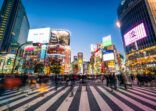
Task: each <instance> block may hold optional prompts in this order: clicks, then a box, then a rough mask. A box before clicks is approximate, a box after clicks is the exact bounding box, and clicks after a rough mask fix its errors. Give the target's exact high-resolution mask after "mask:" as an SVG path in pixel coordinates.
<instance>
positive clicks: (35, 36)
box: [27, 28, 50, 43]
mask: <svg viewBox="0 0 156 111" xmlns="http://www.w3.org/2000/svg"><path fill="white" fill-rule="evenodd" d="M49 39H50V28H39V29H30V30H29V34H28V40H27V41H32V42H33V43H49Z"/></svg>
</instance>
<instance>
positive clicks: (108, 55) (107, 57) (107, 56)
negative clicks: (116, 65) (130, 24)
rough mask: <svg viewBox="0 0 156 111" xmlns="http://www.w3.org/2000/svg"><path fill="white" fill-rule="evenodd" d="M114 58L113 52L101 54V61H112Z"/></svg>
mask: <svg viewBox="0 0 156 111" xmlns="http://www.w3.org/2000/svg"><path fill="white" fill-rule="evenodd" d="M114 59H115V58H114V53H106V54H104V55H103V61H112V60H114Z"/></svg>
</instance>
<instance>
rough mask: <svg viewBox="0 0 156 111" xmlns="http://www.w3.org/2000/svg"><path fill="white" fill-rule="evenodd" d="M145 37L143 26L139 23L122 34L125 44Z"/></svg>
mask: <svg viewBox="0 0 156 111" xmlns="http://www.w3.org/2000/svg"><path fill="white" fill-rule="evenodd" d="M145 37H147V34H146V30H145V26H144V23H141V24H139V25H137V26H136V27H134V28H133V29H131V30H130V31H128V32H127V33H126V34H125V35H124V40H125V45H126V46H128V45H130V44H132V43H134V42H136V41H138V40H140V39H142V38H145Z"/></svg>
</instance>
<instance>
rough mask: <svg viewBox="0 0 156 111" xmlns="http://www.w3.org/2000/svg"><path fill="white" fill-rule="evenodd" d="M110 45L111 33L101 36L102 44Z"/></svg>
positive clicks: (104, 45)
mask: <svg viewBox="0 0 156 111" xmlns="http://www.w3.org/2000/svg"><path fill="white" fill-rule="evenodd" d="M110 45H112V38H111V35H108V36H106V37H103V40H102V46H103V47H107V46H110Z"/></svg>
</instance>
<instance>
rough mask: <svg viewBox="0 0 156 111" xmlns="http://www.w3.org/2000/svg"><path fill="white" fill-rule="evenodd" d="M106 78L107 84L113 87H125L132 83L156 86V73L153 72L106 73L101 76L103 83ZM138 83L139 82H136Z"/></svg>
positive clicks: (130, 85)
mask: <svg viewBox="0 0 156 111" xmlns="http://www.w3.org/2000/svg"><path fill="white" fill-rule="evenodd" d="M104 79H106V86H109V87H110V88H111V89H115V90H116V89H117V86H123V87H124V88H125V89H127V88H128V87H132V85H138V86H151V87H152V86H155V83H156V75H152V74H136V75H134V74H130V75H127V74H124V73H120V74H117V75H115V73H110V74H105V75H104V76H102V77H101V81H102V83H103V81H104ZM136 83H137V84H136Z"/></svg>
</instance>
